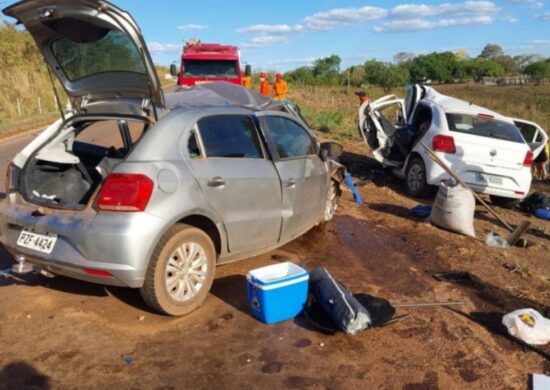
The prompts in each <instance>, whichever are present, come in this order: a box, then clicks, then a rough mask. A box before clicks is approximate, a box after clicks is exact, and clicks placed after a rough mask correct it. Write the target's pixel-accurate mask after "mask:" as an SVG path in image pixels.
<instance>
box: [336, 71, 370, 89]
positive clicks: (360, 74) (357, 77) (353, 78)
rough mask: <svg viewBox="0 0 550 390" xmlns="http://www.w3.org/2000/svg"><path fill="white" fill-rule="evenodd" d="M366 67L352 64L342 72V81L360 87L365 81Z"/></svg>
mask: <svg viewBox="0 0 550 390" xmlns="http://www.w3.org/2000/svg"><path fill="white" fill-rule="evenodd" d="M365 75H366V73H365V68H364V67H363V66H352V67H350V68H348V69H347V70H346V71H344V73H342V83H341V84H345V85H347V84H348V80H349V83H350V85H352V86H354V87H360V86H361V85H362V84H363V82H364V81H365Z"/></svg>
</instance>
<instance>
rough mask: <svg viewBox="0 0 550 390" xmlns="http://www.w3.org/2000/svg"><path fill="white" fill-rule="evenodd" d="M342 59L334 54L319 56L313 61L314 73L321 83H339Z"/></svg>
mask: <svg viewBox="0 0 550 390" xmlns="http://www.w3.org/2000/svg"><path fill="white" fill-rule="evenodd" d="M341 62H342V59H341V58H340V57H339V56H337V55H335V54H333V55H331V56H330V57H324V58H319V59H318V60H315V62H314V63H313V75H314V76H315V79H316V81H317V82H318V83H319V84H337V83H338V78H339V77H338V76H339V74H340V63H341Z"/></svg>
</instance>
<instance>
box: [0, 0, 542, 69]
mask: <svg viewBox="0 0 550 390" xmlns="http://www.w3.org/2000/svg"><path fill="white" fill-rule="evenodd" d="M13 2H14V1H4V2H3V3H2V5H8V4H11V3H13ZM113 2H114V3H115V4H117V5H118V6H120V7H121V8H123V9H126V10H127V11H129V12H130V13H131V14H132V15H133V16H134V18H135V19H136V20H137V22H138V23H139V25H140V26H141V28H142V31H143V35H144V36H145V39H146V41H147V42H148V44H149V48H150V50H151V52H152V55H153V58H154V59H155V61H156V62H157V63H159V64H163V65H169V64H170V63H172V62H174V61H177V60H178V58H179V55H180V53H181V48H182V46H183V42H184V41H185V40H186V39H189V38H192V37H199V38H200V39H201V40H202V41H203V42H217V43H227V44H235V45H237V46H239V47H240V48H241V50H242V58H243V62H245V63H250V64H252V65H253V66H254V67H255V68H256V69H264V70H281V71H286V70H288V69H292V68H294V67H297V66H302V65H308V64H309V63H311V61H312V60H314V59H315V58H319V57H323V56H328V55H331V54H338V55H340V56H341V57H342V59H343V66H348V65H351V64H359V63H363V62H364V61H365V60H367V59H370V58H377V59H379V60H383V61H391V60H392V58H393V56H394V55H395V54H396V53H397V52H400V51H407V52H414V53H416V54H424V53H430V52H432V51H444V50H451V51H457V50H459V49H465V50H466V51H467V52H468V53H469V54H470V55H471V56H476V55H478V54H479V53H480V51H481V49H482V48H483V46H484V45H485V44H486V43H496V44H499V45H501V46H502V47H503V48H504V50H505V52H506V53H507V54H510V55H517V54H531V53H535V54H540V55H544V56H546V57H548V56H550V0H543V1H539V0H499V1H497V0H493V1H453V0H443V1H435V0H424V1H411V0H402V1H396V0H386V1H382V0H376V1H361V0H277V1H265V0H256V1H250V2H247V3H244V2H234V1H233V2H231V1H226V0H202V1H192V2H191V1H166V0H156V1H152V0H139V1H136V0H114V1H113ZM243 4H246V5H243Z"/></svg>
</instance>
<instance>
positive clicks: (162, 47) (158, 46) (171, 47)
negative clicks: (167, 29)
mask: <svg viewBox="0 0 550 390" xmlns="http://www.w3.org/2000/svg"><path fill="white" fill-rule="evenodd" d="M147 47H148V48H149V51H150V52H151V53H169V52H180V51H181V50H182V48H183V46H182V45H176V44H173V43H160V42H149V43H147Z"/></svg>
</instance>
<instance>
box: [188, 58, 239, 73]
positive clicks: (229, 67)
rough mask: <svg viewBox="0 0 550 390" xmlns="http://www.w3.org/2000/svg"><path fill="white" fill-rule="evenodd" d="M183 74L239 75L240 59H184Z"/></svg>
mask: <svg viewBox="0 0 550 390" xmlns="http://www.w3.org/2000/svg"><path fill="white" fill-rule="evenodd" d="M183 74H184V75H185V76H188V77H238V75H239V71H238V61H228V60H216V61H212V60H184V61H183Z"/></svg>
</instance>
